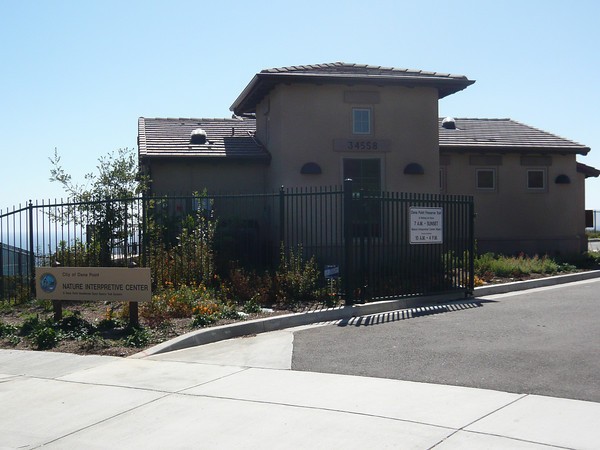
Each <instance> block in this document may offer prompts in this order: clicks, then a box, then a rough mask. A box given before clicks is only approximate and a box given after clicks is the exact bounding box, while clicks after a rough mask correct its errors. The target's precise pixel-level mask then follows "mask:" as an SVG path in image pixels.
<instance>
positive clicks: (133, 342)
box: [125, 327, 151, 348]
mask: <svg viewBox="0 0 600 450" xmlns="http://www.w3.org/2000/svg"><path fill="white" fill-rule="evenodd" d="M150 338H151V336H150V333H149V332H148V330H146V329H145V328H139V327H133V328H131V329H130V330H129V335H128V336H127V337H126V338H125V345H126V346H127V347H138V348H139V347H144V346H146V345H148V343H149V342H150Z"/></svg>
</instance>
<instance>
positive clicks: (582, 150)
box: [440, 144, 590, 156]
mask: <svg viewBox="0 0 600 450" xmlns="http://www.w3.org/2000/svg"><path fill="white" fill-rule="evenodd" d="M440 151H442V152H452V153H469V152H496V153H560V154H566V155H569V154H576V155H583V156H585V155H587V154H588V153H589V151H590V148H589V147H572V148H568V147H534V146H531V147H525V146H508V145H442V144H441V145H440Z"/></svg>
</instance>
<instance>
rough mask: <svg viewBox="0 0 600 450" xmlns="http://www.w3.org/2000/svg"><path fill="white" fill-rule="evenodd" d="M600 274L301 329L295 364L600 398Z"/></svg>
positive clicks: (314, 368) (296, 339)
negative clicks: (425, 308)
mask: <svg viewBox="0 0 600 450" xmlns="http://www.w3.org/2000/svg"><path fill="white" fill-rule="evenodd" d="M599 290H600V281H598V280H596V281H586V282H579V283H572V284H569V285H563V286H560V287H553V288H542V289H535V290H531V291H527V292H524V293H514V294H503V295H496V296H489V297H482V298H480V299H476V300H475V301H474V302H473V303H465V304H456V305H454V306H452V307H448V308H438V309H435V310H431V311H429V312H427V311H425V312H422V313H420V314H418V313H416V314H407V313H402V312H395V313H389V314H380V315H377V316H372V317H370V318H362V319H360V320H356V319H355V320H354V321H351V322H345V323H340V324H338V325H328V326H322V327H315V328H309V329H306V330H302V331H299V332H296V333H295V334H294V352H293V359H292V368H293V369H295V370H305V371H312V372H328V373H339V374H348V375H364V376H372V377H382V378H393V379H399V380H411V381H422V382H428V383H440V384H450V385H458V386H468V387H477V388H487V389H495V390H500V391H508V392H515V393H528V394H540V395H546V396H553V397H563V398H572V399H580V400H590V401H594V402H600V298H599V295H598V292H599Z"/></svg>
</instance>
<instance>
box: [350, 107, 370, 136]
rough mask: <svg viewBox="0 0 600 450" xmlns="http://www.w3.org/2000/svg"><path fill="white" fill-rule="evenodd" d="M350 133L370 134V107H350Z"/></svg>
mask: <svg viewBox="0 0 600 450" xmlns="http://www.w3.org/2000/svg"><path fill="white" fill-rule="evenodd" d="M352 133H354V134H371V109H370V108H353V109H352Z"/></svg>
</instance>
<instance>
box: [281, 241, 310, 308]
mask: <svg viewBox="0 0 600 450" xmlns="http://www.w3.org/2000/svg"><path fill="white" fill-rule="evenodd" d="M302 253H303V252H302V246H298V247H297V249H296V251H295V252H294V250H293V249H289V250H288V252H286V251H285V248H284V247H283V245H282V246H281V253H280V254H281V256H280V263H279V268H278V269H277V272H276V273H275V284H276V287H277V300H278V301H280V302H281V303H284V304H292V305H293V304H297V303H298V302H301V301H311V300H314V299H315V298H316V297H317V286H318V279H319V270H318V268H317V263H316V260H315V257H314V256H313V257H311V258H310V259H309V260H308V261H305V259H304V257H303V255H302Z"/></svg>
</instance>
